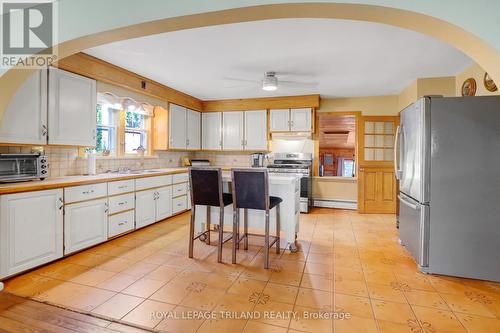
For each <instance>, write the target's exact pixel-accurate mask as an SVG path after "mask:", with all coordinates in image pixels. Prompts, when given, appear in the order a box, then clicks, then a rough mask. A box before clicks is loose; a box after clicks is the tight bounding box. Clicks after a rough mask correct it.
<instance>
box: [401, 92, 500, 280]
mask: <svg viewBox="0 0 500 333" xmlns="http://www.w3.org/2000/svg"><path fill="white" fill-rule="evenodd" d="M395 154H396V156H395V173H396V178H397V179H398V180H399V195H398V196H399V235H400V240H401V244H402V245H403V246H405V247H406V248H407V249H408V251H409V252H410V253H411V254H412V256H413V257H414V258H415V260H416V262H417V263H418V265H419V268H420V270H421V271H423V272H427V273H436V274H444V275H451V276H460V277H468V278H477V279H484V280H491V281H500V96H484V97H424V98H421V99H419V100H418V101H417V102H415V103H414V104H412V105H410V106H408V107H407V108H406V109H404V110H403V111H402V112H401V120H400V126H399V127H398V129H397V133H396V143H395Z"/></svg>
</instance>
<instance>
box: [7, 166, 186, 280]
mask: <svg viewBox="0 0 500 333" xmlns="http://www.w3.org/2000/svg"><path fill="white" fill-rule="evenodd" d="M187 180H188V174H187V173H180V174H175V175H163V176H156V177H146V178H138V179H135V180H126V181H117V182H109V183H98V184H91V185H80V186H72V187H66V188H64V189H63V188H61V189H55V190H45V191H33V192H26V193H16V194H5V195H1V196H0V280H1V279H3V278H5V277H8V276H11V275H14V274H17V273H20V272H23V271H26V270H29V269H31V268H34V267H36V266H40V265H42V264H45V263H47V262H50V261H53V260H55V259H58V258H62V257H63V256H64V255H69V254H72V253H74V252H76V251H80V250H83V249H85V248H88V247H90V246H93V245H96V244H99V243H102V242H105V241H106V240H107V239H108V238H112V237H116V236H119V235H121V234H123V233H126V232H129V231H132V230H134V229H136V228H141V227H145V226H147V225H150V224H153V223H155V222H157V221H160V220H163V219H166V218H168V217H170V216H172V215H173V214H177V213H180V212H183V211H185V210H186V209H189V208H190V205H189V204H190V201H189V202H188V196H189V195H190V192H189V189H188V183H187V182H186V181H187ZM172 182H174V184H173V185H172ZM151 187H153V188H151ZM134 188H137V189H139V191H138V192H135V193H134V192H133V190H134ZM131 190H132V191H131ZM174 190H175V195H174V194H173V191H174ZM108 191H109V193H111V194H113V195H111V196H109V197H108ZM189 200H190V199H189Z"/></svg>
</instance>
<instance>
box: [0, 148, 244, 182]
mask: <svg viewBox="0 0 500 333" xmlns="http://www.w3.org/2000/svg"><path fill="white" fill-rule="evenodd" d="M31 149H32V147H0V153H31ZM44 151H45V155H46V156H47V160H48V162H49V177H61V176H73V175H82V174H86V173H87V159H86V158H83V157H80V156H78V148H77V147H55V146H52V147H44ZM184 156H188V157H190V158H203V159H208V160H210V164H211V165H214V166H221V167H248V166H250V165H251V159H250V153H247V152H169V151H157V152H156V155H155V156H151V157H149V156H146V157H144V158H139V157H135V158H130V157H126V158H123V157H122V158H120V157H102V158H99V157H98V158H97V161H96V171H97V173H103V172H106V171H108V170H117V169H118V168H123V167H125V168H130V169H155V168H171V167H178V166H181V165H182V157H184Z"/></svg>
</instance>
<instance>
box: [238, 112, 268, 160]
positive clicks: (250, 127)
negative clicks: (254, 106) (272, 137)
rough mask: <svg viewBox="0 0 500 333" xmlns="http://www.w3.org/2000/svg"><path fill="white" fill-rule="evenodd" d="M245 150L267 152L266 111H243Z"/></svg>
mask: <svg viewBox="0 0 500 333" xmlns="http://www.w3.org/2000/svg"><path fill="white" fill-rule="evenodd" d="M244 148H245V150H267V112H266V110H258V111H245V147H244Z"/></svg>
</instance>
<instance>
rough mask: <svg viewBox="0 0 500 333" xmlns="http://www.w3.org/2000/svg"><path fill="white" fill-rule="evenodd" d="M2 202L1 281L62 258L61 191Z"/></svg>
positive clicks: (13, 196) (15, 196)
mask: <svg viewBox="0 0 500 333" xmlns="http://www.w3.org/2000/svg"><path fill="white" fill-rule="evenodd" d="M0 198H1V199H0V214H1V215H0V279H2V278H4V277H7V276H10V275H13V274H16V273H19V272H22V271H24V270H27V269H30V268H33V267H36V266H38V265H41V264H44V263H47V262H49V261H52V260H55V259H57V258H61V257H62V256H63V209H62V208H63V199H62V198H63V191H62V189H57V190H47V191H36V192H26V193H16V194H8V195H2V196H1V197H0Z"/></svg>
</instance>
